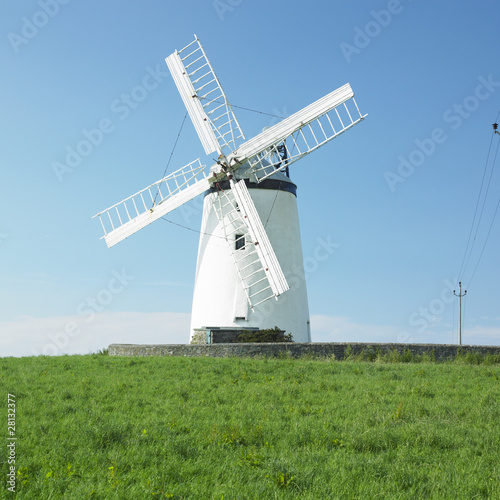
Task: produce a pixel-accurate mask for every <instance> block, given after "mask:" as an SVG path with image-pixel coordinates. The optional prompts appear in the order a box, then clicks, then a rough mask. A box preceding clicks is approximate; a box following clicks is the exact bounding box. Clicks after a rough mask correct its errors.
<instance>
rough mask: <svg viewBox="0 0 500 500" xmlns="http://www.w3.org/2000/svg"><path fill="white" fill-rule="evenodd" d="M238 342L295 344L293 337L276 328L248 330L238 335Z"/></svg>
mask: <svg viewBox="0 0 500 500" xmlns="http://www.w3.org/2000/svg"><path fill="white" fill-rule="evenodd" d="M236 342H245V343H250V342H293V337H292V334H291V333H289V334H285V330H280V329H279V328H278V327H277V326H275V327H274V328H268V329H267V330H255V331H253V330H246V331H244V332H243V333H240V334H239V335H238V338H237V340H236Z"/></svg>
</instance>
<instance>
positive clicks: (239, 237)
mask: <svg viewBox="0 0 500 500" xmlns="http://www.w3.org/2000/svg"><path fill="white" fill-rule="evenodd" d="M234 238H235V239H234V249H235V250H243V249H244V248H245V236H244V235H243V234H236V235H235V237H234Z"/></svg>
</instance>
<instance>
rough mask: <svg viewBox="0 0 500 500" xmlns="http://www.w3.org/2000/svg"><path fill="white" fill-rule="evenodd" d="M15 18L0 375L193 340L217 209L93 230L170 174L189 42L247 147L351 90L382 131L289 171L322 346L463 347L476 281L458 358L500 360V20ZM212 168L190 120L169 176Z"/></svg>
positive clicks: (133, 6)
mask: <svg viewBox="0 0 500 500" xmlns="http://www.w3.org/2000/svg"><path fill="white" fill-rule="evenodd" d="M2 11H3V12H2V16H1V18H0V57H1V60H2V66H3V71H2V78H1V79H0V100H1V110H2V113H1V121H0V145H1V158H2V161H1V166H0V168H1V174H2V176H1V178H2V181H1V183H0V207H1V209H2V214H3V215H2V217H0V266H1V273H0V302H1V304H2V307H1V308H0V331H1V337H0V355H1V356H11V355H15V356H20V355H33V354H62V353H87V352H90V351H96V350H98V349H102V348H104V347H107V345H108V344H110V343H113V342H130V343H142V342H145V343H153V342H154V343H185V342H187V341H188V338H189V331H188V327H189V315H190V309H191V299H192V291H193V283H194V273H195V264H196V254H197V244H198V234H197V233H196V230H198V229H199V225H200V222H201V210H200V206H201V205H200V203H201V200H195V201H193V202H192V203H190V204H188V205H187V206H186V207H184V208H183V209H182V210H178V211H177V212H176V213H174V214H171V216H169V218H170V220H172V221H173V222H175V223H177V224H180V225H182V226H187V227H189V228H191V229H192V230H188V229H185V228H183V227H180V226H177V225H174V224H169V223H168V222H165V221H162V220H160V221H157V222H156V223H155V224H153V225H151V226H149V227H148V228H146V229H144V230H142V231H140V232H139V233H138V234H136V235H134V236H132V237H130V238H129V239H127V240H126V241H125V242H122V243H120V244H119V245H117V246H116V247H113V248H112V249H108V248H107V247H106V245H105V243H104V242H103V241H102V240H100V239H99V238H100V237H101V227H100V224H99V222H98V221H97V220H92V219H91V217H92V216H93V215H94V214H96V213H97V212H99V211H100V210H102V209H104V208H106V207H108V206H110V205H112V204H114V203H116V202H118V201H120V200H121V199H123V198H125V197H127V196H129V195H131V194H133V193H135V192H136V191H138V190H140V189H142V188H143V187H146V186H147V185H148V184H151V183H152V182H154V181H156V180H158V179H160V178H161V177H162V175H163V172H164V169H165V167H166V165H167V162H168V160H169V157H170V155H171V153H172V149H173V146H174V143H175V140H176V137H177V134H178V132H179V128H180V126H181V123H182V120H183V118H184V114H185V110H184V106H183V104H182V101H181V99H180V97H179V95H178V93H177V90H176V88H175V85H174V83H173V81H172V79H171V77H170V75H169V74H168V70H167V67H166V64H165V62H164V58H165V57H166V56H168V55H169V54H170V53H172V52H173V51H174V50H175V49H181V48H182V47H184V46H185V45H187V44H188V43H190V42H191V41H192V39H193V34H194V33H196V34H197V35H198V37H199V38H200V40H201V42H202V44H203V46H204V48H205V50H206V52H207V54H208V57H209V58H210V60H211V62H212V64H213V66H214V68H215V71H216V72H217V75H218V77H219V79H220V80H221V83H222V85H223V87H224V90H225V92H226V94H227V96H228V98H229V100H230V102H231V103H232V104H233V105H234V106H235V113H236V114H237V117H238V119H239V121H240V124H241V126H242V128H243V131H244V133H245V135H246V136H247V138H250V137H252V136H253V135H255V134H257V133H258V132H260V131H261V130H262V128H263V127H265V126H268V125H270V124H272V123H274V122H275V121H276V119H275V118H273V117H272V116H269V115H279V116H286V115H290V114H292V113H294V112H295V111H298V110H299V109H301V108H302V107H304V106H306V105H307V104H309V103H311V102H313V101H315V100H316V99H318V98H320V97H322V96H323V95H325V94H327V93H328V92H330V91H332V90H334V89H336V88H338V87H340V86H341V85H343V84H344V83H346V82H349V83H350V84H351V86H352V88H353V89H354V91H355V93H356V100H357V103H358V105H359V107H360V109H361V111H362V112H363V113H368V117H367V119H366V120H365V121H364V122H362V123H361V124H359V125H357V126H356V127H355V128H353V129H352V130H350V131H349V132H348V133H346V134H344V135H342V136H341V137H340V138H338V139H336V140H334V141H333V142H331V143H330V144H328V145H326V146H325V147H323V148H321V149H320V150H319V151H317V152H315V153H313V154H312V155H310V156H308V157H307V158H305V159H303V160H301V161H300V162H298V163H296V164H295V165H294V166H293V168H292V171H291V176H292V180H293V181H294V182H296V183H297V185H298V205H299V215H300V221H301V234H302V242H303V251H304V257H305V264H306V274H307V285H308V293H309V308H310V313H311V323H312V338H313V341H339V342H344V341H366V342H377V341H380V342H435V343H452V342H457V330H458V328H457V322H458V321H457V320H458V299H456V298H454V297H453V292H452V290H453V289H454V288H457V289H458V284H457V282H458V279H461V280H462V282H463V288H464V289H467V295H466V297H465V299H463V301H462V306H463V332H462V334H463V343H465V344H493V345H499V344H500V308H499V303H500V286H499V285H498V278H499V270H500V265H499V263H498V253H499V247H500V215H497V218H496V219H495V220H494V219H493V217H494V215H495V209H496V207H497V204H498V202H499V199H500V183H499V175H500V172H498V168H499V167H498V166H497V167H496V169H495V153H496V151H497V147H498V144H499V141H500V136H498V135H493V133H492V127H491V124H492V123H493V122H495V121H497V120H498V119H499V118H498V115H499V112H500V68H499V65H498V60H499V57H498V55H499V54H498V52H499V47H500V44H499V41H500V34H499V30H498V21H499V19H500V17H499V14H500V5H499V4H498V2H495V1H492V0H481V1H479V2H472V1H465V0H461V1H454V2H451V1H443V2H439V3H438V2H435V3H432V4H430V3H429V2H415V1H411V0H390V1H387V0H383V1H379V0H377V1H372V2H361V1H349V2H347V1H338V2H331V1H326V0H316V1H314V0H313V1H311V2H308V3H304V2H289V1H281V0H277V1H266V2H264V1H262V0H254V1H250V0H219V1H213V0H207V1H202V0H196V1H194V0H187V1H183V2H165V1H160V0H150V1H147V2H141V3H139V2H128V3H127V4H126V5H124V4H123V2H118V1H108V2H97V1H95V0H87V1H85V2H82V1H77V0H66V1H64V2H63V1H62V0H46V1H43V0H40V1H31V0H30V1H24V2H16V3H13V2H9V3H8V4H5V5H4V6H3V7H2ZM145 87H147V89H145ZM241 108H248V109H252V110H259V111H261V112H262V113H254V112H249V111H246V110H244V109H241ZM98 130H99V131H98ZM89 138H90V139H89ZM85 140H90V141H93V144H92V143H90V146H91V147H90V148H87V150H86V149H85V145H83V146H82V145H81V143H82V141H85ZM87 144H89V142H87ZM79 145H80V151H83V152H84V153H85V156H82V157H81V158H80V159H78V158H76V159H75V158H74V157H71V154H70V153H69V152H70V151H72V150H76V149H77V148H78V146H79ZM82 148H83V149H82ZM68 155H70V157H68ZM198 157H200V158H201V160H202V162H204V163H207V165H210V164H211V158H210V157H208V158H207V157H206V156H205V155H204V152H203V149H202V147H201V144H200V143H199V140H198V137H197V136H196V133H195V131H194V128H193V127H192V125H191V123H189V122H188V121H187V122H186V124H185V126H184V129H183V131H182V134H181V136H180V139H179V142H178V144H177V147H176V149H175V153H174V155H173V157H172V161H171V164H170V166H169V171H173V170H175V169H177V168H180V167H181V166H183V165H185V164H187V163H189V162H190V161H192V160H195V159H196V158H198ZM498 161H499V160H497V161H496V163H498ZM54 165H56V166H55V167H54ZM61 165H65V166H66V167H65V168H62V169H61ZM481 188H482V190H481ZM480 193H481V196H479V195H480ZM475 214H476V217H475V225H474V226H472V223H473V220H474V215H475ZM478 221H480V224H479V226H477V222H478ZM488 234H489V237H488V240H487V242H486V244H485V241H486V237H487V236H488ZM325 241H326V242H330V243H332V244H334V245H335V248H334V250H333V251H332V252H331V255H329V257H328V258H327V259H322V260H318V259H315V257H314V255H315V250H316V249H317V248H318V245H321V244H322V242H325ZM468 241H469V250H470V249H471V243H473V245H472V251H471V252H470V257H469V252H467V253H466V248H467V243H468ZM464 256H465V262H467V265H466V266H462V263H463V262H464ZM463 267H465V269H462V271H461V268H463Z"/></svg>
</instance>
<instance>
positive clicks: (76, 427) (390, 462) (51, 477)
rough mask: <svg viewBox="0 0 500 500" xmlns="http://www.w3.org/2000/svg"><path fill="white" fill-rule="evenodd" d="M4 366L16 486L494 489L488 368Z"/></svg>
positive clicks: (45, 493) (44, 494)
mask: <svg viewBox="0 0 500 500" xmlns="http://www.w3.org/2000/svg"><path fill="white" fill-rule="evenodd" d="M0 378H1V380H2V387H3V390H4V395H2V398H3V399H4V400H5V401H4V402H3V403H2V407H3V409H4V410H3V411H2V412H1V414H4V415H5V414H6V413H7V412H6V408H7V393H8V392H10V393H11V394H14V395H15V396H16V399H17V405H16V409H17V429H16V432H17V437H18V441H17V461H16V466H17V470H18V477H17V495H16V498H29V499H35V498H41V499H48V498H54V499H55V498H69V499H72V498H74V499H85V498H99V499H101V498H102V499H104V498H105V499H114V498H123V499H139V498H149V497H151V498H190V499H191V498H193V499H198V498H199V499H217V500H220V499H223V500H228V499H254V498H256V499H259V500H260V499H266V500H267V499H269V498H301V499H308V498H311V499H327V498H328V499H330V498H363V499H365V498H384V499H385V498H398V499H405V498H408V499H410V498H411V499H414V498H436V499H444V498H464V499H472V498H500V494H499V491H500V478H499V476H500V460H499V458H500V428H499V423H500V409H499V401H500V382H499V378H500V367H499V366H483V365H480V366H472V365H457V364H435V363H434V364H433V363H419V364H385V363H368V362H353V361H344V362H332V361H308V360H287V359H270V360H267V359H234V358H233V359H213V358H114V357H108V356H103V355H91V356H64V357H37V358H21V359H16V358H7V359H5V358H4V359H0ZM4 420H5V424H2V428H3V429H4V435H5V436H6V435H7V429H6V427H7V422H6V418H5V419H4ZM6 455H7V453H6V452H5V448H4V451H2V454H1V455H0V462H1V468H0V469H1V470H0V472H1V474H2V482H1V483H0V495H3V496H4V497H5V498H9V497H12V496H13V495H11V494H10V493H9V492H8V491H7V490H6V486H7V485H6V482H5V481H4V478H5V477H6V474H7V466H6V464H5V460H6Z"/></svg>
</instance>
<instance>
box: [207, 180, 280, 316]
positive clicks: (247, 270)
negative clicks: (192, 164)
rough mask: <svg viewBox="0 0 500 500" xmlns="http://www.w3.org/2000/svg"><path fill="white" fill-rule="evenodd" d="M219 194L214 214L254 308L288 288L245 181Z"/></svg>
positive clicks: (233, 184)
mask: <svg viewBox="0 0 500 500" xmlns="http://www.w3.org/2000/svg"><path fill="white" fill-rule="evenodd" d="M230 184H231V189H227V190H221V191H219V196H218V199H217V201H216V202H215V211H216V214H217V217H218V219H219V222H220V223H221V224H222V227H223V231H224V234H225V237H226V240H227V242H228V244H229V249H230V252H231V255H232V257H233V259H234V263H235V265H236V270H237V272H238V275H239V277H240V280H241V284H242V285H243V289H244V291H245V294H246V297H247V300H248V303H249V304H250V307H251V308H252V309H254V307H255V306H257V305H258V304H261V303H262V302H265V301H266V300H269V299H272V298H277V297H278V296H279V295H281V294H282V293H284V292H286V291H287V290H288V289H289V286H288V283H287V281H286V278H285V276H284V274H283V271H282V269H281V266H280V264H279V262H278V259H277V257H276V254H275V253H274V250H273V248H272V246H271V242H270V241H269V238H268V236H267V234H266V231H265V229H264V226H263V225H262V222H261V220H260V217H259V215H258V213H257V209H256V208H255V205H254V203H253V201H252V198H251V197H250V193H249V192H248V188H247V187H246V185H245V181H244V180H241V181H239V182H237V183H235V182H234V181H233V180H231V181H230Z"/></svg>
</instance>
